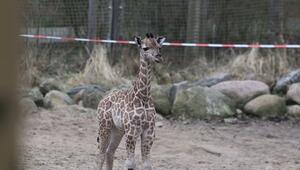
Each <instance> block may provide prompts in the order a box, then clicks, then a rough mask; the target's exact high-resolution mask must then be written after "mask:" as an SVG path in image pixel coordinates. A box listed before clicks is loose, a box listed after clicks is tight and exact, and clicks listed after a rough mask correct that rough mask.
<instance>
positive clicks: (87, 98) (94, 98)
mask: <svg viewBox="0 0 300 170" xmlns="http://www.w3.org/2000/svg"><path fill="white" fill-rule="evenodd" d="M105 94H106V93H104V92H103V91H99V90H95V91H89V90H83V91H82V105H83V107H88V108H92V109H97V107H98V104H99V102H100V100H101V99H102V98H103V97H104V96H105Z"/></svg>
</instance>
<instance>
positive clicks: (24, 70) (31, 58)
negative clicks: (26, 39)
mask: <svg viewBox="0 0 300 170" xmlns="http://www.w3.org/2000/svg"><path fill="white" fill-rule="evenodd" d="M37 55H38V50H37V48H32V47H31V46H29V45H27V46H25V49H24V53H23V55H22V56H21V57H20V61H19V66H20V67H19V71H18V73H19V74H18V80H19V84H20V85H21V86H22V87H32V86H36V85H38V84H39V83H40V78H39V77H40V76H41V74H42V73H41V70H40V69H39V68H38V67H37V62H36V58H37Z"/></svg>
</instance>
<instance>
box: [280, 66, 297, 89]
mask: <svg viewBox="0 0 300 170" xmlns="http://www.w3.org/2000/svg"><path fill="white" fill-rule="evenodd" d="M298 82H300V69H297V70H294V71H292V72H290V73H288V74H287V75H284V76H282V77H281V78H280V79H279V80H277V83H276V85H275V87H274V92H276V93H286V91H287V89H288V86H289V85H291V84H294V83H298Z"/></svg>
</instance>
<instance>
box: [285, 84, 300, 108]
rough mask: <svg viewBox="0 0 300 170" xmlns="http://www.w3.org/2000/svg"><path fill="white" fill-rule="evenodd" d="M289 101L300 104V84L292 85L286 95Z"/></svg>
mask: <svg viewBox="0 0 300 170" xmlns="http://www.w3.org/2000/svg"><path fill="white" fill-rule="evenodd" d="M286 97H287V99H288V100H292V101H294V102H296V103H298V104H300V83H296V84H292V85H291V86H290V87H289V90H288V92H287V94H286Z"/></svg>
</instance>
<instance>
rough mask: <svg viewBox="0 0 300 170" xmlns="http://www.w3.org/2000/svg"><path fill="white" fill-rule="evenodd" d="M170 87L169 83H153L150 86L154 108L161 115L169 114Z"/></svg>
mask: <svg viewBox="0 0 300 170" xmlns="http://www.w3.org/2000/svg"><path fill="white" fill-rule="evenodd" d="M170 89H171V85H153V86H152V88H151V96H152V98H153V101H154V105H155V109H156V111H157V112H158V113H160V114H162V115H169V114H170V113H171V109H172V103H171V101H170V99H169V96H170Z"/></svg>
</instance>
